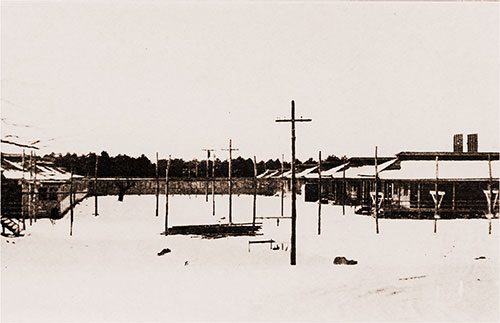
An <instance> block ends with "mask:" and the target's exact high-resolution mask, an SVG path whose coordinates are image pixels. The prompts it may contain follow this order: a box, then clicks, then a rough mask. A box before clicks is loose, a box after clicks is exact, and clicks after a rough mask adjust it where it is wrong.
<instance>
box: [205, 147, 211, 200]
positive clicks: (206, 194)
mask: <svg viewBox="0 0 500 323" xmlns="http://www.w3.org/2000/svg"><path fill="white" fill-rule="evenodd" d="M209 161H210V150H208V149H207V164H206V172H205V202H208V164H209Z"/></svg>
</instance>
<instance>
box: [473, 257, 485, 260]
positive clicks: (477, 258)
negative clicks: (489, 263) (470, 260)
mask: <svg viewBox="0 0 500 323" xmlns="http://www.w3.org/2000/svg"><path fill="white" fill-rule="evenodd" d="M475 259H476V260H479V259H486V257H485V256H480V257H477V258H475Z"/></svg>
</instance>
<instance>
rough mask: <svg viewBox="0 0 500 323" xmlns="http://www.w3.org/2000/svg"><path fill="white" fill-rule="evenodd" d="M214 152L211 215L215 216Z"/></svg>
mask: <svg viewBox="0 0 500 323" xmlns="http://www.w3.org/2000/svg"><path fill="white" fill-rule="evenodd" d="M214 174H215V154H214V160H213V161H212V216H215V177H214Z"/></svg>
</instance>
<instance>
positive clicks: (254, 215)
mask: <svg viewBox="0 0 500 323" xmlns="http://www.w3.org/2000/svg"><path fill="white" fill-rule="evenodd" d="M256 216H257V159H256V157H255V156H253V216H252V224H253V225H255V217H256Z"/></svg>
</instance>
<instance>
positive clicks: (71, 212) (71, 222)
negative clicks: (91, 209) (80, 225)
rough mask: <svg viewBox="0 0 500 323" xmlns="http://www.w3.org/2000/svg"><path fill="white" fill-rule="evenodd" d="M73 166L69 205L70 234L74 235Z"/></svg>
mask: <svg viewBox="0 0 500 323" xmlns="http://www.w3.org/2000/svg"><path fill="white" fill-rule="evenodd" d="M74 203H75V201H74V200H73V166H71V177H70V183H69V207H70V220H69V235H70V236H72V235H73V204H74Z"/></svg>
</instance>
